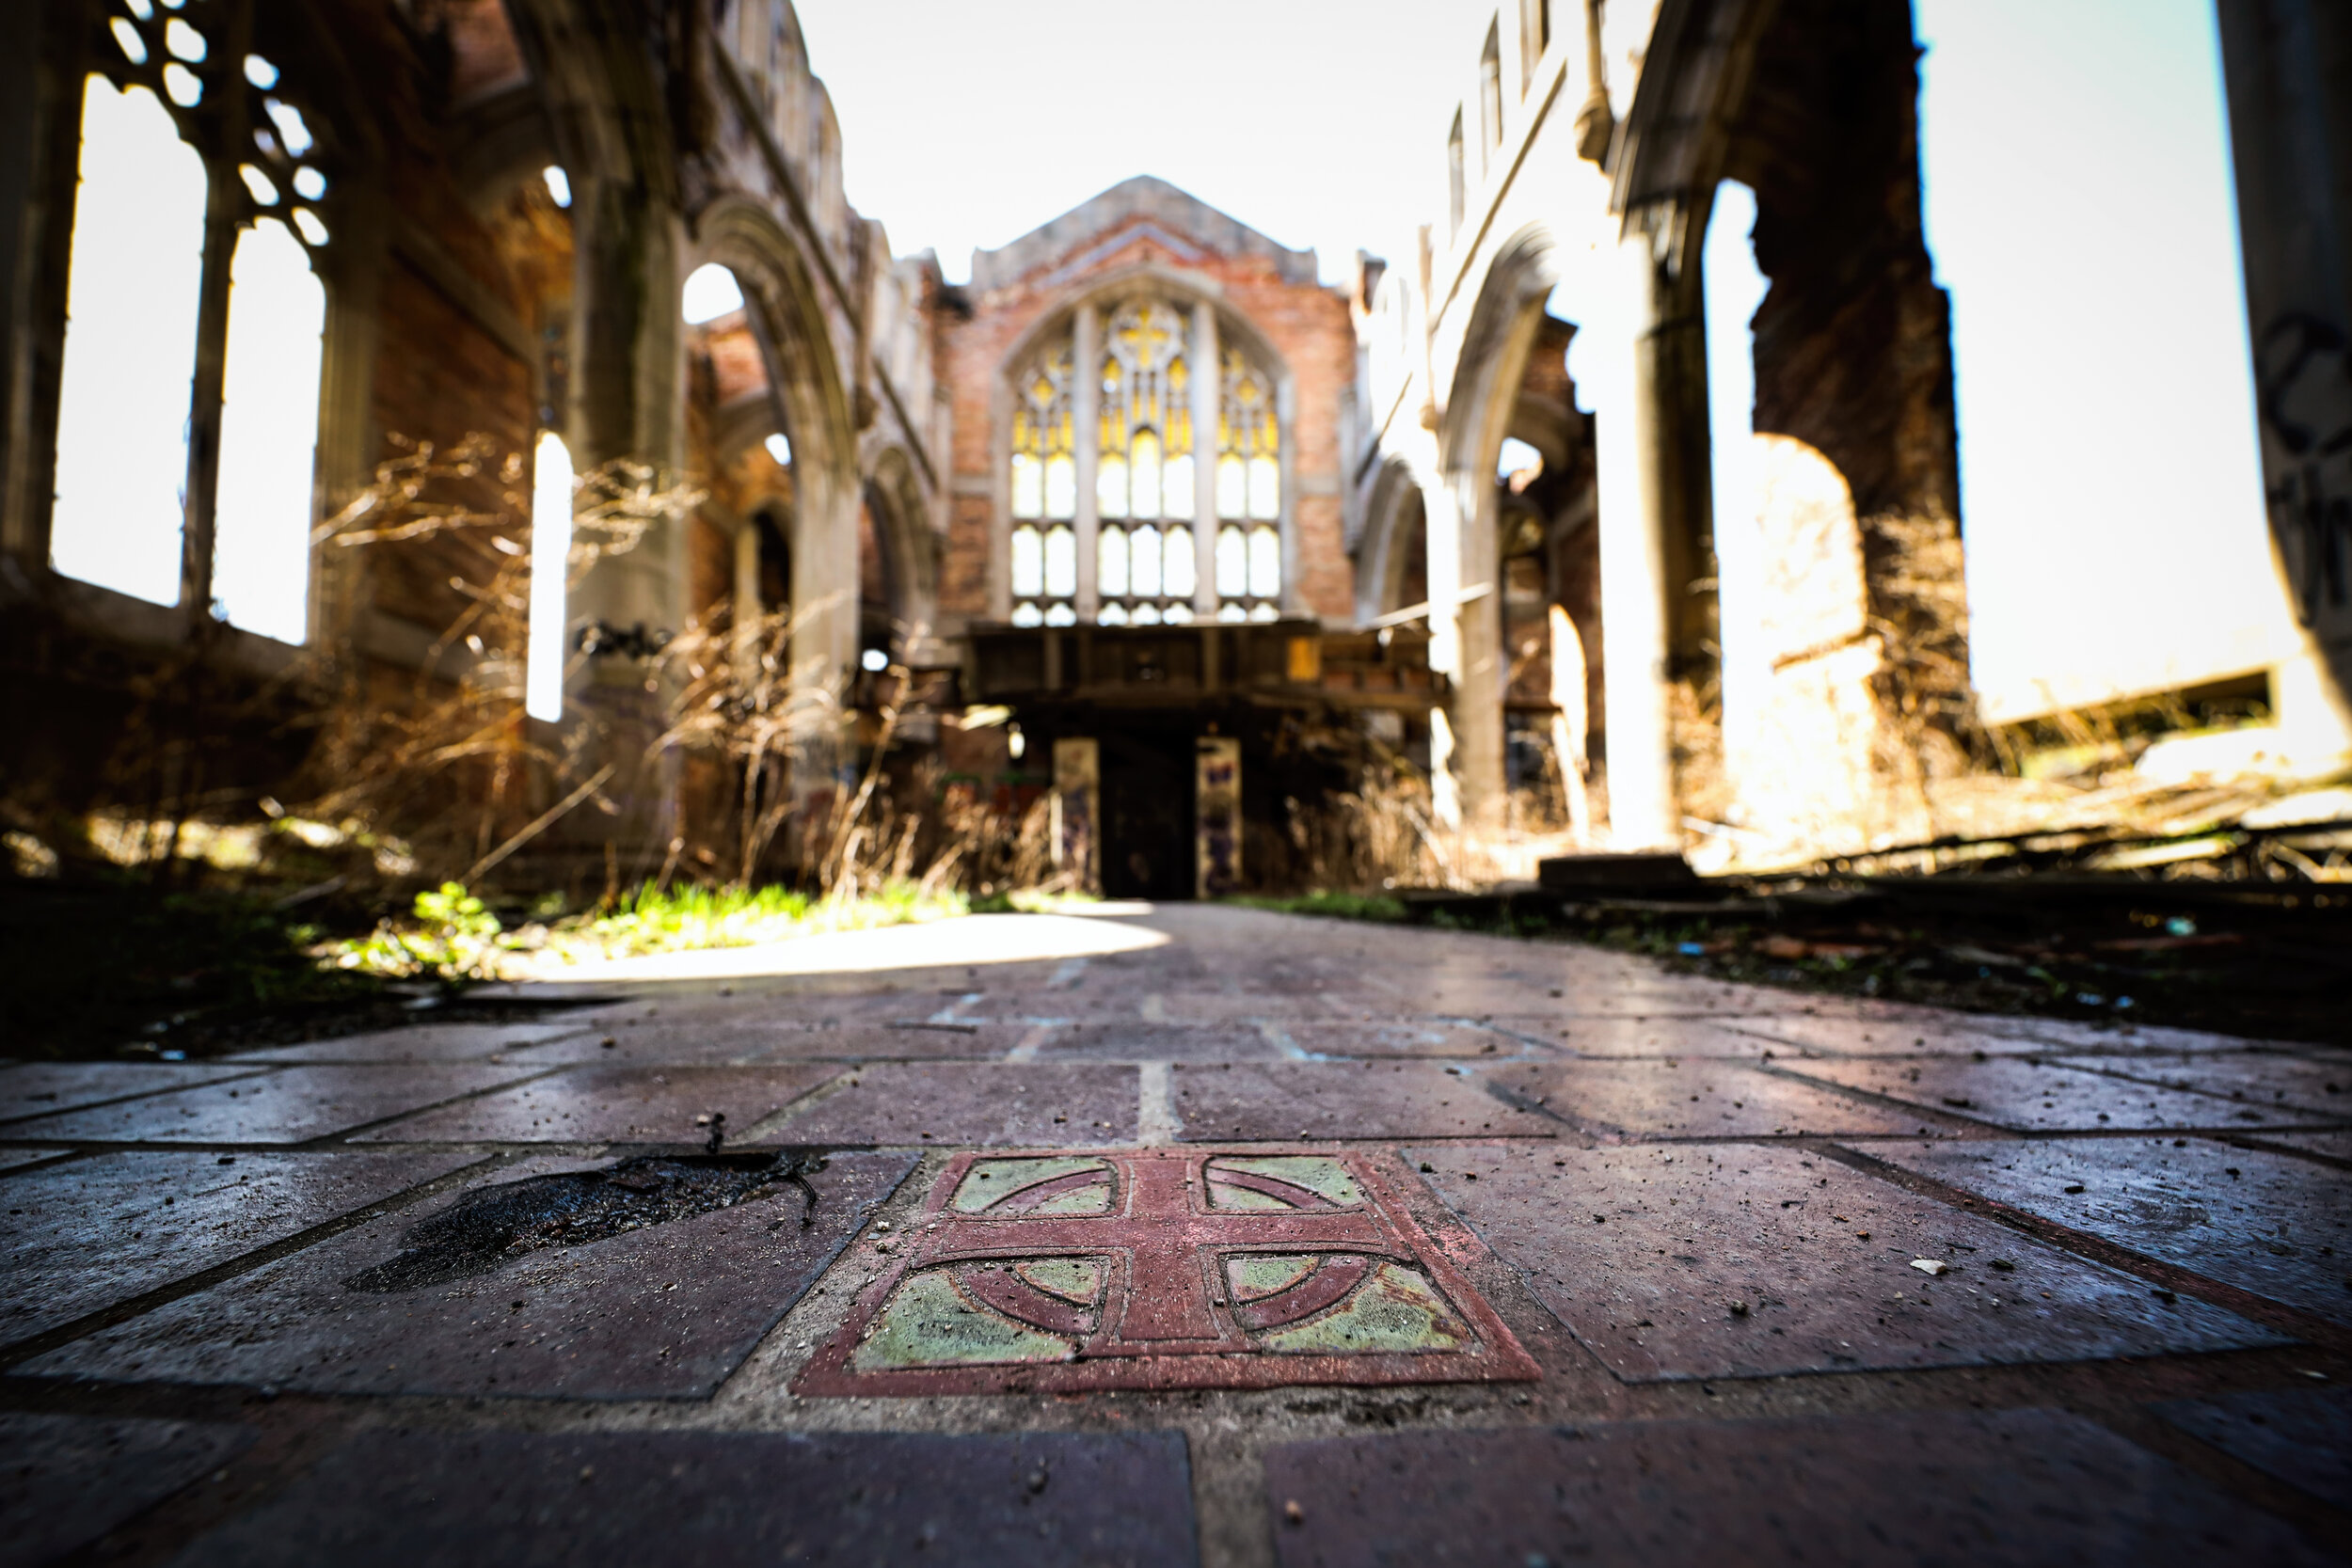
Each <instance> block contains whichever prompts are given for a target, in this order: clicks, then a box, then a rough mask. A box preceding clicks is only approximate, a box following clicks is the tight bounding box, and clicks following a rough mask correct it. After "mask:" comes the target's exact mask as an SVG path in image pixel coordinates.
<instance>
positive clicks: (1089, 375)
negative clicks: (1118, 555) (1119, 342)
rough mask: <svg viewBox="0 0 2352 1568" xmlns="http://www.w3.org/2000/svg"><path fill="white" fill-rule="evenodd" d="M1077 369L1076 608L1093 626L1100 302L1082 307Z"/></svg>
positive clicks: (1097, 596) (1097, 592) (1096, 608)
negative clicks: (1096, 304)
mask: <svg viewBox="0 0 2352 1568" xmlns="http://www.w3.org/2000/svg"><path fill="white" fill-rule="evenodd" d="M1073 337H1074V339H1075V348H1076V355H1075V358H1076V361H1077V369H1076V372H1075V379H1074V382H1073V386H1072V388H1071V396H1072V401H1073V416H1074V418H1075V420H1076V421H1077V451H1076V453H1075V455H1076V457H1077V465H1078V515H1077V522H1076V528H1077V531H1078V597H1077V611H1078V620H1079V623H1080V624H1081V625H1091V624H1092V623H1093V621H1094V619H1095V617H1096V616H1097V615H1098V614H1099V613H1101V610H1102V594H1101V589H1100V585H1099V584H1098V582H1097V581H1096V578H1095V563H1096V560H1097V552H1098V550H1099V549H1100V544H1101V542H1100V539H1099V536H1098V534H1099V530H1100V529H1101V526H1102V518H1101V516H1100V515H1099V512H1098V509H1097V507H1096V503H1095V476H1096V473H1097V466H1098V465H1099V464H1100V462H1101V460H1102V451H1101V448H1100V441H1101V436H1102V432H1101V425H1102V405H1103V376H1102V369H1101V367H1102V359H1103V312H1102V309H1101V307H1099V306H1095V305H1082V306H1080V307H1079V308H1078V319H1077V323H1076V326H1075V329H1074V332H1073Z"/></svg>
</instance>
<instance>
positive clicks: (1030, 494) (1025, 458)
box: [1012, 451, 1045, 517]
mask: <svg viewBox="0 0 2352 1568" xmlns="http://www.w3.org/2000/svg"><path fill="white" fill-rule="evenodd" d="M1012 515H1014V516H1016V517H1041V516H1043V515H1045V465H1044V464H1042V463H1040V462H1039V461H1038V460H1037V459H1036V458H1034V457H1032V456H1030V455H1029V454H1028V453H1027V452H1025V451H1017V452H1014V453H1013V454H1012Z"/></svg>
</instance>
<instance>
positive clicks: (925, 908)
mask: <svg viewBox="0 0 2352 1568" xmlns="http://www.w3.org/2000/svg"><path fill="white" fill-rule="evenodd" d="M969 910H970V905H969V904H968V903H967V902H966V900H965V899H964V896H963V895H961V893H957V892H954V891H952V890H940V889H933V890H930V891H928V892H927V891H925V890H924V889H923V888H922V887H921V886H920V885H919V884H917V883H914V882H911V881H893V882H885V883H883V884H882V886H881V887H880V888H878V889H876V890H875V891H873V892H871V893H866V894H862V895H858V896H856V897H854V898H829V897H825V896H822V895H812V894H806V893H802V892H799V891H797V890H795V889H791V888H782V887H773V886H770V887H758V888H706V887H675V888H669V889H662V888H657V887H655V886H654V885H652V884H651V883H647V884H646V885H644V886H643V887H641V888H639V889H638V890H637V892H636V893H635V894H634V895H630V896H629V897H628V898H626V899H624V900H622V901H621V903H620V905H619V907H618V908H616V909H613V910H610V911H605V912H603V913H600V914H592V915H584V916H580V917H578V918H576V919H573V920H569V921H565V922H563V923H562V924H560V925H558V926H555V927H552V928H550V929H549V930H548V932H547V935H546V939H545V942H544V946H546V947H547V948H548V949H550V950H552V951H554V952H557V953H560V954H562V955H564V957H567V958H628V957H630V956H632V955H635V954H640V953H681V952H686V951H689V950H691V949H694V948H703V947H749V946H751V945H752V944H753V943H755V942H782V941H785V940H787V939H789V938H792V937H800V936H807V935H810V934H812V933H814V932H818V931H863V930H870V929H873V928H875V927H882V926H906V925H913V924H915V923H917V922H920V921H927V920H943V919H946V918H948V917H950V916H954V915H960V914H964V913H967V912H969ZM521 944H523V943H518V945H521Z"/></svg>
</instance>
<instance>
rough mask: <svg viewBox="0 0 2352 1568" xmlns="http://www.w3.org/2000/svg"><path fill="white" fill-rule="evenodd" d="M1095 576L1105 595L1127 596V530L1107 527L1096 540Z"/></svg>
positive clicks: (1110, 597) (1107, 597) (1113, 596)
mask: <svg viewBox="0 0 2352 1568" xmlns="http://www.w3.org/2000/svg"><path fill="white" fill-rule="evenodd" d="M1094 578H1095V581H1096V582H1097V583H1098V584H1099V585H1100V586H1101V588H1102V593H1103V597H1104V598H1106V599H1123V598H1125V597H1126V596H1127V531H1126V530H1124V529H1116V528H1106V529H1104V531H1102V532H1101V533H1099V534H1097V535H1096V536H1095V540H1094Z"/></svg>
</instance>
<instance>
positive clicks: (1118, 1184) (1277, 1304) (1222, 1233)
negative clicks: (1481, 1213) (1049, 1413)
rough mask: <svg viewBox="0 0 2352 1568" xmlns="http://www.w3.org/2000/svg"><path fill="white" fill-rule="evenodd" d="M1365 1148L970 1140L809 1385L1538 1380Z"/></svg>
mask: <svg viewBox="0 0 2352 1568" xmlns="http://www.w3.org/2000/svg"><path fill="white" fill-rule="evenodd" d="M1405 1180H1410V1178H1409V1177H1407V1176H1406V1175H1405V1173H1404V1172H1403V1171H1402V1170H1401V1169H1399V1168H1398V1167H1397V1165H1396V1164H1395V1158H1394V1156H1393V1155H1391V1154H1387V1153H1385V1152H1382V1153H1375V1152H1373V1151H1370V1150H1360V1149H1334V1148H1284V1149H1277V1150H1267V1149H1263V1148H1247V1149H1234V1150H1208V1149H1200V1148H1126V1149H1104V1150H1090V1151H1087V1152H1083V1153H1079V1152H1072V1153H1058V1152H1037V1153H1029V1152H1025V1153H1021V1154H1003V1155H1000V1154H995V1153H977V1152H975V1153H966V1154H961V1155H959V1156H958V1157H957V1158H956V1159H955V1160H953V1161H952V1162H950V1163H949V1164H948V1166H947V1168H946V1170H945V1171H944V1172H943V1173H942V1174H941V1176H940V1178H939V1180H938V1181H937V1182H936V1184H935V1185H934V1186H933V1187H932V1189H931V1194H930V1199H929V1200H928V1202H927V1203H926V1205H925V1207H924V1210H923V1215H922V1219H921V1220H920V1222H919V1224H917V1225H912V1226H910V1227H909V1228H908V1231H907V1234H906V1238H905V1241H906V1250H905V1251H904V1252H903V1253H901V1254H900V1255H899V1256H898V1260H897V1262H896V1263H895V1264H894V1265H893V1266H892V1267H891V1268H890V1270H889V1271H888V1272H887V1273H886V1274H885V1275H883V1276H882V1278H880V1279H878V1280H876V1281H875V1282H874V1283H873V1284H872V1285H870V1286H868V1287H867V1289H866V1291H864V1292H863V1293H862V1294H861V1295H860V1297H859V1299H858V1302H857V1304H856V1307H855V1308H854V1309H853V1310H852V1312H851V1314H850V1317H849V1319H848V1320H847V1321H846V1322H845V1323H843V1325H842V1326H841V1328H840V1329H839V1330H838V1331H837V1332H836V1333H835V1334H834V1337H833V1338H831V1339H830V1340H829V1341H828V1342H827V1343H826V1344H825V1345H824V1346H823V1347H822V1348H821V1349H820V1350H818V1353H817V1354H816V1355H815V1357H814V1358H813V1359H811V1361H810V1362H809V1363H808V1365H807V1366H806V1367H805V1368H804V1369H803V1370H802V1372H801V1374H800V1376H799V1378H798V1379H797V1380H796V1381H795V1382H794V1384H793V1387H794V1389H795V1391H796V1392H799V1393H803V1394H826V1395H860V1394H874V1393H880V1394H958V1393H986V1392H1005V1391H1026V1390H1062V1389H1079V1388H1185V1387H1206V1388H1253V1387H1271V1386H1286V1385H1293V1384H1393V1383H1462V1382H1494V1381H1517V1380H1522V1379H1528V1378H1533V1377H1534V1376H1535V1375H1536V1372H1535V1368H1534V1364H1533V1363H1532V1362H1531V1361H1530V1360H1529V1359H1528V1357H1527V1355H1526V1354H1525V1353H1524V1352H1523V1351H1522V1350H1520V1348H1519V1346H1518V1341H1517V1340H1516V1339H1515V1338H1512V1336H1511V1332H1510V1330H1509V1329H1507V1328H1505V1327H1504V1326H1503V1324H1502V1320H1501V1319H1500V1318H1498V1317H1496V1316H1495V1314H1494V1312H1493V1310H1492V1309H1491V1308H1490V1307H1487V1306H1486V1303H1485V1302H1484V1301H1483V1300H1482V1299H1481V1298H1480V1297H1479V1296H1478V1294H1477V1292H1476V1291H1473V1290H1472V1289H1471V1288H1470V1284H1469V1282H1468V1281H1467V1280H1465V1279H1464V1278H1463V1277H1462V1275H1461V1274H1460V1272H1459V1270H1458V1268H1457V1266H1456V1265H1457V1263H1458V1262H1460V1261H1461V1260H1464V1259H1467V1258H1469V1257H1470V1256H1472V1255H1474V1253H1475V1252H1476V1243H1474V1242H1473V1241H1471V1239H1470V1236H1469V1234H1468V1233H1467V1232H1466V1231H1463V1230H1461V1229H1460V1228H1459V1227H1452V1228H1448V1229H1445V1230H1442V1231H1440V1232H1439V1233H1438V1234H1437V1235H1435V1236H1433V1235H1431V1234H1430V1233H1429V1232H1427V1231H1425V1230H1424V1229H1423V1228H1422V1227H1421V1226H1420V1225H1419V1224H1418V1223H1417V1222H1416V1221H1415V1220H1414V1219H1413V1217H1412V1215H1411V1214H1410V1213H1409V1212H1407V1211H1406V1208H1405V1206H1404V1203H1403V1201H1402V1199H1401V1197H1400V1188H1399V1185H1398V1184H1399V1183H1400V1182H1402V1181H1405Z"/></svg>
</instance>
